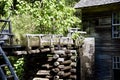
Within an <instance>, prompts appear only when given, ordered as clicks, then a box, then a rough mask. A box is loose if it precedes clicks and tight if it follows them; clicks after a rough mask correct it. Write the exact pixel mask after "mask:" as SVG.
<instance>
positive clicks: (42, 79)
mask: <svg viewBox="0 0 120 80" xmlns="http://www.w3.org/2000/svg"><path fill="white" fill-rule="evenodd" d="M33 80H49V79H48V78H33Z"/></svg>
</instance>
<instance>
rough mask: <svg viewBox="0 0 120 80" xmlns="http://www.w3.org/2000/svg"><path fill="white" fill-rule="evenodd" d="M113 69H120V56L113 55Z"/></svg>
mask: <svg viewBox="0 0 120 80" xmlns="http://www.w3.org/2000/svg"><path fill="white" fill-rule="evenodd" d="M118 65H119V66H118ZM112 69H119V70H120V56H113V58H112Z"/></svg>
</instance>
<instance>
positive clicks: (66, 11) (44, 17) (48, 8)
mask: <svg viewBox="0 0 120 80" xmlns="http://www.w3.org/2000/svg"><path fill="white" fill-rule="evenodd" d="M8 1H10V0H8ZM17 1H18V4H17V5H16V7H17V10H14V14H15V15H13V16H12V18H11V19H12V23H13V29H14V30H13V31H14V32H15V33H18V31H17V30H18V29H20V30H19V33H20V34H23V33H24V34H25V33H31V32H33V33H65V32H66V31H67V29H68V28H69V27H74V26H75V27H79V26H80V25H79V23H80V20H79V19H78V18H77V17H75V16H74V12H75V10H74V9H73V8H71V7H68V6H66V5H65V1H64V0H42V1H35V2H34V3H30V2H29V1H25V0H17ZM7 3H8V2H7ZM7 5H8V4H7ZM9 5H10V4H9ZM6 8H8V7H6ZM5 11H6V9H5ZM6 14H9V11H6ZM27 18H29V19H28V21H26V19H27ZM16 19H18V20H17V21H16ZM21 19H23V20H21ZM29 21H31V24H28V23H29ZM27 22H28V23H27ZM22 23H23V24H22ZM21 29H22V30H21ZM28 29H29V30H28ZM30 29H31V30H30Z"/></svg>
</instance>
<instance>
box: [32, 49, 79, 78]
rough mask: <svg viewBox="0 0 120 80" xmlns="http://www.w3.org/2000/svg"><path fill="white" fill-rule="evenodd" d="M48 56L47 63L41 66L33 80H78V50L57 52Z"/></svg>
mask: <svg viewBox="0 0 120 80" xmlns="http://www.w3.org/2000/svg"><path fill="white" fill-rule="evenodd" d="M47 55H49V56H47V60H46V62H44V64H40V68H39V70H38V71H37V73H36V78H34V79H33V80H66V79H70V80H77V75H76V74H77V73H76V56H77V53H76V50H55V51H54V53H53V54H51V55H50V54H49V53H48V54H47ZM42 58H44V57H42Z"/></svg>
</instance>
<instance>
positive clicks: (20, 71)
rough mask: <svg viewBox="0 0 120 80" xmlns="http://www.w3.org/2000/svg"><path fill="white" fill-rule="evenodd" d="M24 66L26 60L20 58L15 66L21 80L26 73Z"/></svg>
mask: <svg viewBox="0 0 120 80" xmlns="http://www.w3.org/2000/svg"><path fill="white" fill-rule="evenodd" d="M23 65H24V58H19V59H18V60H17V61H16V63H15V64H14V68H15V71H16V74H17V75H18V77H19V79H20V80H22V76H23V71H24V69H23Z"/></svg>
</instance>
